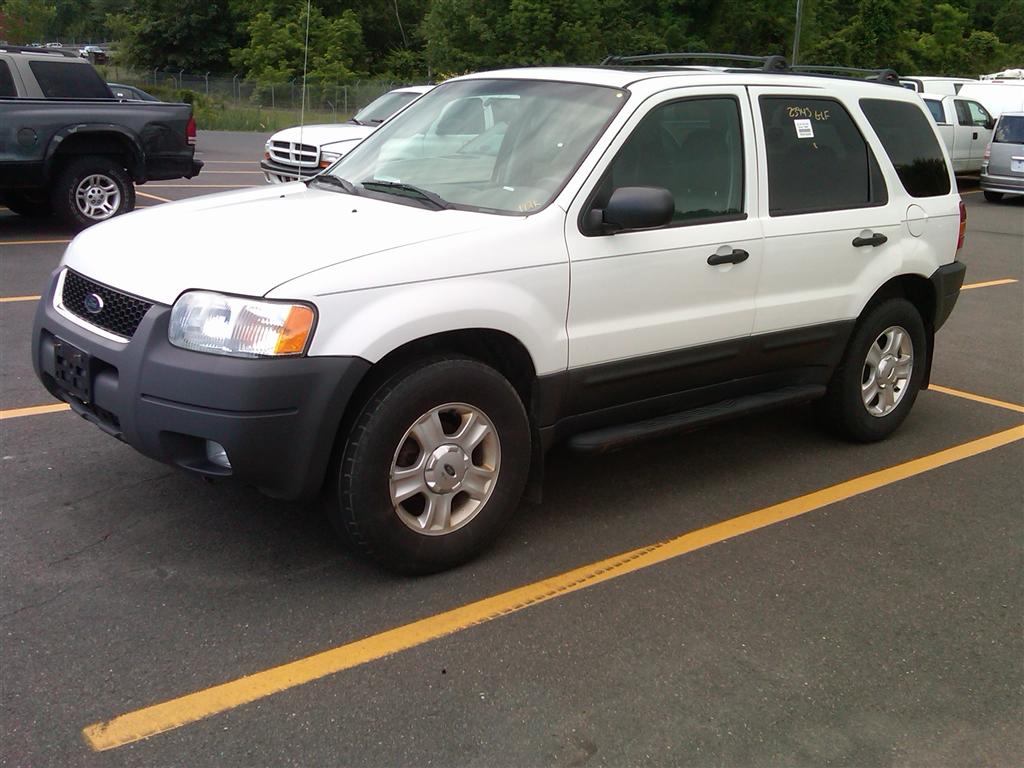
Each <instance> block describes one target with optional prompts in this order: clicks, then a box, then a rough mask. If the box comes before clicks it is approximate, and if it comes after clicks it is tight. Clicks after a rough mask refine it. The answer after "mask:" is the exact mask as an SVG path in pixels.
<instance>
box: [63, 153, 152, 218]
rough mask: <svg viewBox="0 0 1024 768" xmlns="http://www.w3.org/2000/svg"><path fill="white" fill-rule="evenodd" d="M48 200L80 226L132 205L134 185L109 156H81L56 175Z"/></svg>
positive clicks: (132, 206) (130, 208) (127, 208)
mask: <svg viewBox="0 0 1024 768" xmlns="http://www.w3.org/2000/svg"><path fill="white" fill-rule="evenodd" d="M51 200H52V202H53V208H54V210H55V211H56V212H57V214H58V215H59V216H60V217H61V218H62V219H64V221H66V222H67V223H68V224H70V225H71V226H72V227H74V228H75V229H84V228H85V227H88V226H90V225H92V224H96V223H97V222H100V221H105V220H107V219H110V218H112V217H114V216H117V215H119V214H122V213H128V212H129V211H131V210H132V209H133V208H135V186H134V184H133V183H132V180H131V178H130V177H129V176H128V173H127V172H126V171H125V169H124V168H122V167H121V165H120V164H119V163H118V161H117V159H116V158H113V157H100V156H97V157H83V158H79V159H78V160H74V161H72V162H71V163H70V164H69V165H68V166H67V167H66V168H65V169H64V170H63V171H62V172H61V173H60V175H59V176H58V177H57V182H56V184H55V185H54V187H53V193H52V197H51Z"/></svg>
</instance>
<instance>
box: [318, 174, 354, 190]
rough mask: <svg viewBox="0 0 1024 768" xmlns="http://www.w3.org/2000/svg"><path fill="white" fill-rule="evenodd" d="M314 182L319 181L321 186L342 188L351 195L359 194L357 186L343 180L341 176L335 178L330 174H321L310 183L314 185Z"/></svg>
mask: <svg viewBox="0 0 1024 768" xmlns="http://www.w3.org/2000/svg"><path fill="white" fill-rule="evenodd" d="M314 181H319V182H320V183H321V184H329V185H330V186H332V187H340V188H341V189H343V190H345V192H347V193H348V194H350V195H355V194H357V193H356V188H355V185H354V184H353V183H352V182H351V181H349V180H348V179H343V178H341V176H334V175H332V174H330V173H321V174H318V175H316V176H314V177H313V178H312V179H310V180H309V183H310V184H312V183H313V182H314Z"/></svg>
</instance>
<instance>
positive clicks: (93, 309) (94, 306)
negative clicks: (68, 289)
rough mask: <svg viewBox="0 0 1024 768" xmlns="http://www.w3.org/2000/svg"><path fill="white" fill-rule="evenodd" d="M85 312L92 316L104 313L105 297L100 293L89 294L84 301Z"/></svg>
mask: <svg viewBox="0 0 1024 768" xmlns="http://www.w3.org/2000/svg"><path fill="white" fill-rule="evenodd" d="M83 303H84V304H85V311H86V312H88V313H89V314H90V315H98V314H99V313H100V312H102V311H103V297H102V296H100V295H99V294H98V293H87V294H85V299H84V300H83Z"/></svg>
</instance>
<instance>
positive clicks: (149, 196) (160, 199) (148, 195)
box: [135, 189, 171, 203]
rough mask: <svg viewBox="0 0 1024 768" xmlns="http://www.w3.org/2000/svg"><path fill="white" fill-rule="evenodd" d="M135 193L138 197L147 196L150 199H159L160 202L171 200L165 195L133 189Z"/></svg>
mask: <svg viewBox="0 0 1024 768" xmlns="http://www.w3.org/2000/svg"><path fill="white" fill-rule="evenodd" d="M135 194H136V195H138V196H139V197H148V198H149V199H150V200H159V201H160V202H161V203H169V202H171V201H170V200H168V199H167V198H166V197H158V196H157V195H151V194H149V193H148V192H140V191H139V190H137V189H136V190H135Z"/></svg>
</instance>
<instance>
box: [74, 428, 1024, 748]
mask: <svg viewBox="0 0 1024 768" xmlns="http://www.w3.org/2000/svg"><path fill="white" fill-rule="evenodd" d="M1022 439H1024V426H1019V427H1013V428H1011V429H1007V430H1004V431H1002V432H997V433H995V434H993V435H989V436H988V437H983V438H980V439H978V440H971V441H970V442H967V443H963V444H962V445H957V446H954V447H952V448H947V449H945V450H943V451H938V452H937V453H933V454H930V455H928V456H922V457H921V458H918V459H914V460H912V461H908V462H904V463H903V464H897V465H896V466H893V467H889V468H888V469H882V470H879V471H877V472H872V473H870V474H867V475H864V476H862V477H858V478H854V479H853V480H847V481H846V482H844V483H839V484H838V485H833V486H830V487H828V488H823V489H821V490H819V491H814V492H813V493H809V494H807V495H805V496H800V497H798V498H795V499H790V500H789V501H784V502H782V503H780V504H774V505H772V506H770V507H765V508H763V509H759V510H757V511H756V512H750V513H748V514H745V515H741V516H739V517H734V518H732V519H729V520H724V521H722V522H720V523H716V524H715V525H711V526H708V527H707V528H702V529H700V530H697V531H692V532H690V533H686V534H683V535H682V536H678V537H676V538H674V539H669V540H668V541H663V542H660V543H658V544H652V545H650V546H647V547H641V548H639V549H634V550H632V551H630V552H625V553H623V554H621V555H616V556H615V557H610V558H608V559H606V560H601V561H599V562H596V563H591V564H590V565H585V566H583V567H581V568H576V569H573V570H571V571H568V572H566V573H563V574H561V575H559V576H553V577H551V578H549V579H544V580H542V581H537V582H534V583H533V584H528V585H526V586H523V587H519V588H517V589H512V590H510V591H508V592H503V593H501V594H498V595H494V596H493V597H488V598H484V599H483V600H478V601H476V602H473V603H469V604H467V605H463V606H461V607H459V608H454V609H452V610H449V611H445V612H443V613H439V614H436V615H434V616H429V617H427V618H424V619H420V620H419V621H414V622H412V623H410V624H405V625H403V626H400V627H396V628H394V629H390V630H387V631H385V632H381V633H379V634H376V635H371V636H369V637H366V638H363V639H362V640H356V641H355V642H352V643H348V644H346V645H342V646H338V647H336V648H332V649H330V650H327V651H323V652H321V653H316V654H313V655H312V656H307V657H306V658H304V659H299V660H297V661H292V662H289V663H287V664H282V665H280V666H278V667H273V668H271V669H266V670H263V671H262V672H256V673H254V674H251V675H246V676H245V677H240V678H237V679H235V680H231V681H229V682H226V683H222V684H220V685H215V686H213V687H211V688H206V689H204V690H200V691H196V692H195V693H190V694H187V695H185V696H181V697H179V698H176V699H171V700H169V701H165V702H162V703H160V704H154V705H152V706H149V707H144V708H143V709H138V710H135V711H133V712H127V713H125V714H123V715H119V716H118V717H115V718H113V719H112V720H107V721H106V722H102V723H96V724H94V725H90V726H87V727H86V728H84V729H83V730H82V734H83V736H84V737H85V739H86V741H87V742H88V743H89V745H90V746H91V747H92V748H93V749H95V750H98V751H102V750H107V749H114V748H115V747H121V746H124V745H125V744H130V743H132V742H135V741H139V740H141V739H145V738H148V737H150V736H153V735H155V734H158V733H162V732H164V731H169V730H172V729H174V728H180V727H181V726H183V725H187V724H189V723H193V722H196V721H197V720H201V719H203V718H206V717H209V716H211V715H215V714H218V713H221V712H226V711H228V710H231V709H234V708H236V707H239V706H242V705H243V704H248V703H250V702H253V701H257V700H259V699H262V698H264V697H266V696H270V695H272V694H275V693H279V692H281V691H284V690H287V689H289V688H294V687H296V686H299V685H303V684H305V683H309V682H312V681H313V680H318V679H320V678H323V677H326V676H328V675H332V674H335V673H337V672H341V671H342V670H346V669H351V668H352V667H356V666H360V665H362V664H366V663H368V662H371V661H375V660H377V659H381V658H384V657H386V656H390V655H392V654H395V653H398V652H399V651H404V650H407V649H409V648H414V647H416V646H418V645H422V644H423V643H427V642H430V641H432V640H437V639H438V638H441V637H445V636H447V635H451V634H453V633H455V632H459V631H461V630H464V629H468V628H470V627H473V626H476V625H478V624H483V623H486V622H489V621H492V620H494V619H498V618H501V617H503V616H507V615H509V614H512V613H516V612H517V611H521V610H523V609H525V608H528V607H530V606H532V605H537V604H539V603H543V602H546V601H548V600H552V599H554V598H557V597H561V596H562V595H567V594H570V593H571V592H575V591H577V590H580V589H585V588H587V587H592V586H594V585H595V584H600V583H602V582H605V581H609V580H611V579H617V578H619V577H621V576H624V575H626V574H628V573H633V572H635V571H639V570H641V569H644V568H650V567H651V566H653V565H657V564H659V563H664V562H666V561H668V560H671V559H673V558H676V557H680V556H681V555H685V554H687V553H690V552H694V551H695V550H698V549H702V548H704V547H708V546H710V545H712V544H717V543H719V542H722V541H725V540H727V539H731V538H734V537H736V536H742V535H743V534H746V533H750V532H752V531H756V530H758V529H760V528H764V527H766V526H770V525H774V524H776V523H780V522H783V521H785V520H791V519H793V518H795V517H798V516H800V515H804V514H806V513H808V512H811V511H813V510H816V509H821V508H822V507H825V506H828V505H830V504H835V503H837V502H840V501H844V500H846V499H850V498H853V497H855V496H859V495H861V494H864V493H867V492H869V491H874V490H877V489H878V488H882V487H884V486H887V485H890V484H892V483H896V482H899V481H900V480H905V479H907V478H909V477H914V476H915V475H919V474H922V473H924V472H928V471H931V470H933V469H937V468H938V467H942V466H945V465H947V464H951V463H953V462H957V461H962V460H963V459H966V458H969V457H971V456H976V455H978V454H980V453H984V452H986V451H991V450H993V449H995V448H999V447H1001V446H1004V445H1008V444H1010V443H1014V442H1016V441H1018V440H1022Z"/></svg>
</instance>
